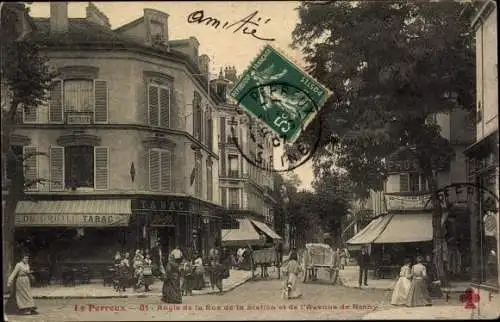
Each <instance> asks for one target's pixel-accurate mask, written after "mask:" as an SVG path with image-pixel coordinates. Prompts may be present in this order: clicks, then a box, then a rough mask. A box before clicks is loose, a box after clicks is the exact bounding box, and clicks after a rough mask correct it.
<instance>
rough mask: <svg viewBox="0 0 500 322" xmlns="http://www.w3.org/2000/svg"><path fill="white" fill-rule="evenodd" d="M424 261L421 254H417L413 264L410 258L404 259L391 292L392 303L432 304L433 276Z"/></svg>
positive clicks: (413, 305)
mask: <svg viewBox="0 0 500 322" xmlns="http://www.w3.org/2000/svg"><path fill="white" fill-rule="evenodd" d="M424 263H425V262H424V258H423V257H422V256H417V258H416V263H415V265H413V266H411V261H410V259H405V261H404V265H403V266H402V267H401V270H400V273H399V279H398V281H397V282H396V285H395V287H394V291H393V293H392V300H391V304H392V305H405V306H408V307H415V306H431V305H432V302H431V293H432V292H433V290H434V287H433V284H432V282H433V281H432V280H433V278H432V277H433V276H432V274H430V272H429V269H431V268H427V267H426V265H425V264H424Z"/></svg>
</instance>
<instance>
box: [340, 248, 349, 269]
mask: <svg viewBox="0 0 500 322" xmlns="http://www.w3.org/2000/svg"><path fill="white" fill-rule="evenodd" d="M349 257H350V255H349V251H348V250H347V248H343V249H342V251H341V252H340V269H344V267H345V266H346V265H347V261H348V260H349Z"/></svg>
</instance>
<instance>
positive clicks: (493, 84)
mask: <svg viewBox="0 0 500 322" xmlns="http://www.w3.org/2000/svg"><path fill="white" fill-rule="evenodd" d="M473 4H474V6H475V9H476V15H475V17H474V19H473V21H472V28H473V29H474V31H475V34H476V76H477V77H476V111H477V113H476V124H475V125H476V138H475V141H476V142H475V143H474V144H471V145H470V146H469V147H468V148H467V149H465V155H466V156H467V164H468V169H467V170H468V178H469V182H470V183H473V184H475V185H479V186H480V187H482V188H485V189H488V190H489V191H490V192H489V193H486V192H484V191H483V193H476V194H475V195H474V196H473V197H472V198H471V201H472V210H473V211H472V213H471V220H470V230H471V239H472V240H471V243H470V249H469V252H470V253H472V254H475V256H473V259H474V260H473V263H472V278H471V280H472V286H473V288H474V291H475V292H476V293H478V294H479V296H480V298H481V301H480V302H479V303H478V305H477V309H476V310H474V311H475V312H474V313H475V314H476V315H479V316H484V317H488V318H491V317H493V318H495V317H498V316H499V315H500V310H499V308H500V296H499V294H498V292H499V285H500V276H499V275H498V267H499V266H500V260H499V257H498V250H499V249H500V237H499V230H498V225H499V215H498V195H499V187H498V175H499V174H498V47H497V46H498V34H497V28H498V27H497V4H496V2H495V1H473ZM478 192H481V191H478ZM483 299H485V300H483Z"/></svg>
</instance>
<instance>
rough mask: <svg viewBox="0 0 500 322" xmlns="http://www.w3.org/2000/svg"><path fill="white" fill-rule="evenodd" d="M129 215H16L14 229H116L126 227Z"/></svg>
mask: <svg viewBox="0 0 500 322" xmlns="http://www.w3.org/2000/svg"><path fill="white" fill-rule="evenodd" d="M129 219H130V215H126V214H124V215H117V214H114V215H82V214H60V215H59V214H58V215H49V214H16V222H15V225H16V227H41V226H51V227H68V226H69V227H116V226H128V224H129Z"/></svg>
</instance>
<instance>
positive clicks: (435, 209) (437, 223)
mask: <svg viewBox="0 0 500 322" xmlns="http://www.w3.org/2000/svg"><path fill="white" fill-rule="evenodd" d="M427 177H428V182H429V188H430V193H431V203H432V242H433V256H432V258H433V264H434V269H435V271H436V274H437V279H438V280H440V281H441V283H442V284H441V285H443V286H447V285H446V284H447V282H448V281H447V279H446V271H445V267H444V256H443V255H444V254H443V243H444V242H446V241H444V236H443V229H442V226H441V218H442V208H441V203H440V202H439V199H438V196H437V172H436V171H433V172H432V174H431V175H428V176H427Z"/></svg>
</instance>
